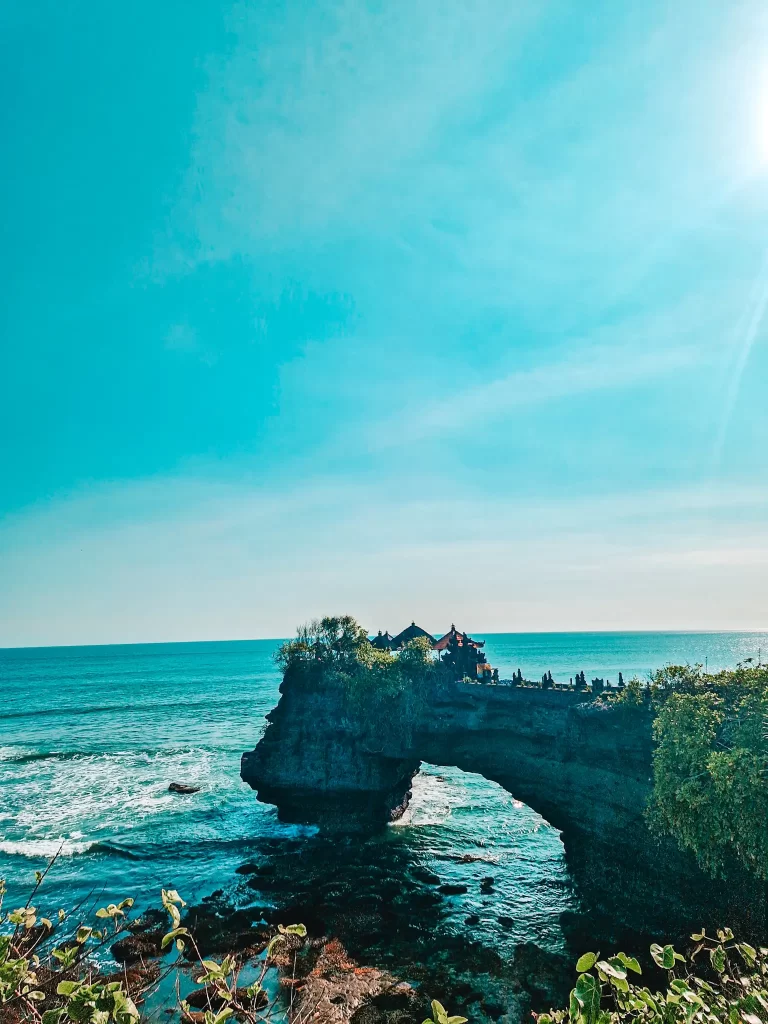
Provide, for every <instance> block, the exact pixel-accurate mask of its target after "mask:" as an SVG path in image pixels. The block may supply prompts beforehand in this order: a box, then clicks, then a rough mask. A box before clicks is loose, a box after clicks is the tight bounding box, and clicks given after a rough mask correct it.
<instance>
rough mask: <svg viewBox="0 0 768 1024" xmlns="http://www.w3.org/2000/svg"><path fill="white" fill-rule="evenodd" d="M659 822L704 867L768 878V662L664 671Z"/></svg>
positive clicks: (654, 810)
mask: <svg viewBox="0 0 768 1024" xmlns="http://www.w3.org/2000/svg"><path fill="white" fill-rule="evenodd" d="M651 699H652V702H653V706H654V711H655V719H654V738H655V741H656V745H655V750H654V755H653V770H654V785H653V793H652V796H651V801H650V804H649V807H648V818H649V822H650V824H651V826H652V827H653V828H654V829H656V830H657V831H659V832H661V833H665V834H668V835H672V836H674V837H675V838H676V839H677V841H678V842H679V843H680V844H681V845H682V846H683V847H685V848H686V849H688V850H691V851H692V852H693V853H694V854H695V856H696V859H697V860H698V862H699V864H700V865H701V867H702V868H704V870H706V871H707V872H709V873H710V874H711V875H716V876H723V875H725V874H727V873H728V872H729V870H730V869H732V868H734V867H737V868H746V869H747V870H748V871H750V872H751V873H752V874H754V875H756V876H757V877H758V878H761V879H768V831H767V830H766V827H765V823H766V821H767V820H768V668H765V667H757V666H755V667H752V666H748V665H741V666H739V667H738V668H736V669H734V670H732V671H726V672H718V673H716V674H706V673H703V672H702V671H701V666H695V667H690V666H688V667H684V668H681V667H675V668H668V669H664V670H662V671H661V672H657V673H656V674H655V675H654V676H653V678H652V681H651Z"/></svg>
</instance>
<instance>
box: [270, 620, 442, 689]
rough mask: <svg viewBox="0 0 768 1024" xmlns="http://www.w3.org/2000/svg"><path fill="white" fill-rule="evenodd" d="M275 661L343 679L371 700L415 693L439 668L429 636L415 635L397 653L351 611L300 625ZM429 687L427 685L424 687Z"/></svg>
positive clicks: (293, 670) (290, 670)
mask: <svg viewBox="0 0 768 1024" xmlns="http://www.w3.org/2000/svg"><path fill="white" fill-rule="evenodd" d="M275 661H276V662H277V664H278V665H279V666H280V667H281V668H282V669H283V671H284V673H285V675H286V677H288V675H289V674H293V675H296V674H303V675H305V676H307V677H309V678H310V679H314V680H318V679H320V678H321V677H322V678H324V679H325V680H326V681H327V680H328V679H329V678H331V677H336V678H339V679H341V680H342V681H343V682H344V683H345V685H346V687H347V689H348V691H349V692H350V695H352V696H356V695H357V696H364V697H365V699H366V700H374V701H375V700H376V699H377V698H384V697H391V696H395V695H397V694H410V695H413V694H414V693H415V692H416V691H417V690H418V689H419V684H425V683H426V682H427V681H428V680H429V679H430V678H431V676H432V674H433V673H434V672H435V671H436V670H437V669H438V665H437V663H436V662H435V661H434V660H433V658H432V647H431V644H430V642H429V640H428V639H427V638H426V637H417V638H416V639H414V640H410V641H409V642H408V643H407V644H405V645H404V646H403V648H402V649H401V650H400V651H399V652H398V653H397V654H393V653H392V652H391V651H389V650H381V649H379V648H377V647H374V646H373V644H372V643H371V642H370V640H369V639H368V634H367V632H366V630H365V629H363V627H362V626H360V625H359V624H358V623H357V622H356V620H355V619H353V618H352V616H351V615H337V616H326V617H325V618H323V619H315V620H313V621H312V622H308V623H306V624H305V625H303V626H300V627H299V629H298V630H297V632H296V637H295V639H293V640H287V641H286V642H285V643H284V644H281V646H280V647H279V648H278V650H277V652H276V654H275ZM421 688H422V689H423V686H422V687H421Z"/></svg>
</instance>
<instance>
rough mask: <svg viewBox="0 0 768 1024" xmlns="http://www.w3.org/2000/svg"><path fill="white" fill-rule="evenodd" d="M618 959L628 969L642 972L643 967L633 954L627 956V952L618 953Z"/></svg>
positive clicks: (637, 972) (638, 972)
mask: <svg viewBox="0 0 768 1024" xmlns="http://www.w3.org/2000/svg"><path fill="white" fill-rule="evenodd" d="M616 959H617V960H621V962H622V963H623V964H624V966H625V967H626V968H627V970H628V971H634V972H635V974H642V973H643V971H642V968H641V967H640V964H639V963H638V962H637V960H636V959H635V958H634V957H633V956H627V954H626V953H617V954H616Z"/></svg>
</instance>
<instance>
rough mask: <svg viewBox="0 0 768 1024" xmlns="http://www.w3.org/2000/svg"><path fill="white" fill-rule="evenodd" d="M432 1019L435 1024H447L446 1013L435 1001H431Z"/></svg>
mask: <svg viewBox="0 0 768 1024" xmlns="http://www.w3.org/2000/svg"><path fill="white" fill-rule="evenodd" d="M432 1018H433V1019H434V1020H435V1021H436V1022H437V1024H448V1011H447V1010H446V1009H445V1007H444V1006H443V1004H442V1003H440V1002H438V1001H437V999H433V1000H432Z"/></svg>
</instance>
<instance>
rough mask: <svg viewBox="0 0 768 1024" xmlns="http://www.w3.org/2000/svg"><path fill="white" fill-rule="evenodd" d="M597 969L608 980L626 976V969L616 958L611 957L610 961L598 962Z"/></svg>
mask: <svg viewBox="0 0 768 1024" xmlns="http://www.w3.org/2000/svg"><path fill="white" fill-rule="evenodd" d="M597 969H598V971H601V972H602V973H603V974H605V975H606V977H608V978H626V976H627V972H626V969H625V967H624V965H623V964H622V962H621V961H620V960H619V959H618V957H611V959H610V960H598V962H597Z"/></svg>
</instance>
